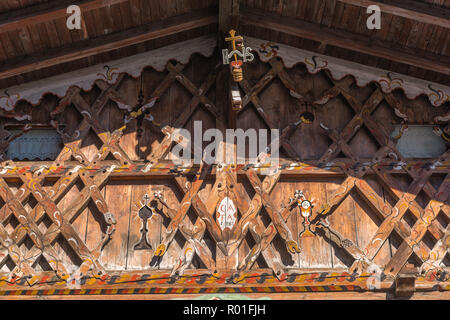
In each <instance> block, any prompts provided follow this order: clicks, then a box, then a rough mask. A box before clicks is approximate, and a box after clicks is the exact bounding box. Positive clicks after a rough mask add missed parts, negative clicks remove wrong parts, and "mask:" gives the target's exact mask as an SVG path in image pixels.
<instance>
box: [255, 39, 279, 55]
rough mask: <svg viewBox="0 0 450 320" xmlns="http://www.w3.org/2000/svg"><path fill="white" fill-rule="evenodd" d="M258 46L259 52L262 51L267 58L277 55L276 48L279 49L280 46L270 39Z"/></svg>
mask: <svg viewBox="0 0 450 320" xmlns="http://www.w3.org/2000/svg"><path fill="white" fill-rule="evenodd" d="M259 47H260V49H259V52H260V53H262V54H263V55H264V57H266V58H267V59H271V58H273V57H276V56H277V55H278V50H280V47H279V46H278V45H276V44H275V43H273V42H270V41H269V42H265V43H261V45H260V46H259Z"/></svg>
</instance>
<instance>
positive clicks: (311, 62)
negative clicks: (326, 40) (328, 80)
mask: <svg viewBox="0 0 450 320" xmlns="http://www.w3.org/2000/svg"><path fill="white" fill-rule="evenodd" d="M305 64H306V67H307V68H308V71H309V72H311V73H317V72H319V71H321V70H323V69H325V68H326V67H328V61H326V60H324V59H322V58H321V57H318V56H312V57H311V59H309V58H305Z"/></svg>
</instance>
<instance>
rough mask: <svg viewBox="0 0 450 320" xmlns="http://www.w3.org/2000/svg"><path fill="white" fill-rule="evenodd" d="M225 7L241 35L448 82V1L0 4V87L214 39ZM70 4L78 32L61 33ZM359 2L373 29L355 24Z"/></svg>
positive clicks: (360, 19) (361, 21)
mask: <svg viewBox="0 0 450 320" xmlns="http://www.w3.org/2000/svg"><path fill="white" fill-rule="evenodd" d="M226 2H232V3H234V2H238V3H239V21H240V24H239V32H240V33H241V34H244V35H247V36H253V37H258V38H261V39H266V40H271V41H274V42H279V43H285V44H288V45H291V46H294V47H298V48H302V49H306V50H310V51H313V52H318V53H321V54H326V55H329V56H334V57H337V58H341V59H345V60H350V61H355V62H359V63H362V64H365V65H369V66H373V67H377V68H382V69H387V70H391V71H393V72H398V73H402V74H407V75H410V76H413V77H417V78H421V79H425V80H428V81H433V82H437V83H442V84H444V85H449V84H450V72H448V70H449V68H450V45H449V43H450V32H449V30H450V29H449V27H450V20H449V18H450V0H421V1H419V0H402V1H400V0H385V1H383V2H381V1H373V0H315V1H311V0H241V1H237V0H165V1H160V0H79V1H74V0H71V1H68V0H3V1H0V88H7V87H10V86H13V85H18V84H21V83H25V82H29V81H34V80H38V79H42V78H46V77H50V76H54V75H57V74H61V73H65V72H68V71H74V70H77V69H81V68H84V67H88V66H91V65H95V64H98V63H105V62H107V61H111V60H114V59H119V58H123V57H127V56H131V55H134V54H138V53H142V52H145V51H148V50H151V49H154V48H159V47H163V46H166V45H169V44H172V43H176V42H179V41H184V40H188V39H192V38H195V37H198V36H202V35H208V34H214V33H217V32H218V30H219V20H220V18H219V17H220V15H222V14H226V13H224V12H223V7H224V3H226ZM70 4H78V5H80V7H81V8H82V12H83V28H82V30H73V31H70V30H68V29H67V28H66V18H67V14H66V12H65V11H66V8H67V6H68V5H70ZM369 4H380V6H381V7H382V10H383V14H382V29H381V30H368V29H367V28H366V27H365V25H366V23H365V21H366V19H367V16H368V15H367V13H366V8H367V5H369Z"/></svg>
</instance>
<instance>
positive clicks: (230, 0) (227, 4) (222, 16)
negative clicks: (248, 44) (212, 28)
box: [219, 0, 239, 34]
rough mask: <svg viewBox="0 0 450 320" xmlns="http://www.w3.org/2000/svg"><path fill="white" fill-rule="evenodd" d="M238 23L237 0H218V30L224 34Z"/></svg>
mask: <svg viewBox="0 0 450 320" xmlns="http://www.w3.org/2000/svg"><path fill="white" fill-rule="evenodd" d="M238 25H239V0H220V1H219V31H220V32H221V33H223V34H226V33H227V32H228V31H229V30H230V29H234V30H236V29H237V28H238Z"/></svg>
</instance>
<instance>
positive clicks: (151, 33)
mask: <svg viewBox="0 0 450 320" xmlns="http://www.w3.org/2000/svg"><path fill="white" fill-rule="evenodd" d="M216 23H217V14H216V13H214V12H212V11H210V10H198V11H196V12H195V13H189V14H184V15H180V16H176V17H171V18H167V19H165V20H162V21H158V22H155V23H150V24H146V25H143V26H139V27H135V28H132V29H128V30H126V31H123V32H118V33H113V34H109V35H105V36H102V37H97V38H93V39H87V40H81V41H79V42H77V43H72V44H70V45H68V46H64V47H59V48H54V49H51V50H48V51H46V52H45V53H41V54H35V55H32V56H29V57H25V58H23V59H22V60H20V61H15V62H13V61H10V63H8V62H6V63H5V64H4V65H3V67H2V68H1V69H0V79H5V78H9V77H13V76H17V75H20V74H23V73H26V72H31V71H36V70H39V69H43V68H47V67H51V66H54V65H58V64H61V63H65V62H70V61H74V60H79V59H82V58H86V57H89V56H93V55H96V54H100V53H104V52H108V51H111V50H116V49H119V48H123V47H127V46H132V45H135V44H139V43H143V42H146V41H149V40H154V39H158V38H162V37H166V36H170V35H173V34H176V33H179V32H185V31H189V30H193V29H197V28H200V27H205V26H209V25H214V24H216ZM0 28H1V26H0Z"/></svg>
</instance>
